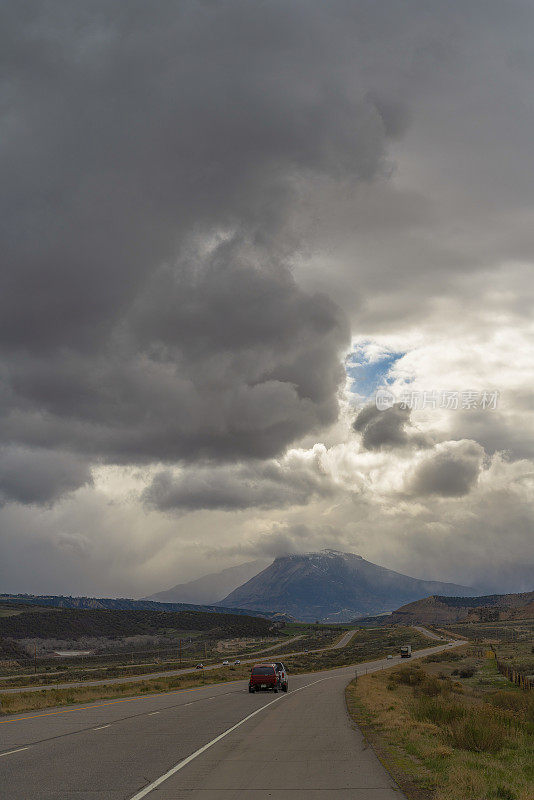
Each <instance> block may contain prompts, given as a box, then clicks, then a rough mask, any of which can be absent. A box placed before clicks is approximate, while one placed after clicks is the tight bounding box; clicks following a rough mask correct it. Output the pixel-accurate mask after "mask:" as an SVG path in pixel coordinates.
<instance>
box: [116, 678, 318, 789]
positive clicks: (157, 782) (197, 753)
mask: <svg viewBox="0 0 534 800" xmlns="http://www.w3.org/2000/svg"><path fill="white" fill-rule="evenodd" d="M331 679H332V677H331V676H329V677H328V678H321V679H320V680H318V681H313V682H312V683H307V684H306V685H305V686H300V687H299V688H298V689H294V691H292V692H289V694H282V695H280V697H277V698H276V699H275V700H271V702H270V703H266V704H265V705H264V706H262V707H261V708H258V709H256V711H253V712H252V714H249V715H248V716H246V717H244V718H243V719H242V720H241V721H240V722H237V723H236V724H235V725H232V727H231V728H228V730H226V731H224V733H221V734H219V736H216V737H215V739H212V740H211V742H208V743H207V744H205V745H204V746H203V747H200V748H199V749H198V750H195V752H194V753H191V755H190V756H188V757H187V758H184V759H183V761H179V762H178V764H175V766H174V767H172V768H171V769H170V770H169V771H168V772H165V773H164V774H163V775H160V777H159V778H156V780H155V781H153V783H150V784H149V785H148V786H145V788H144V789H141V791H140V792H138V793H137V794H135V795H134V796H133V797H131V798H130V800H141V798H143V797H146V796H147V794H149V793H150V792H152V791H154V789H157V787H158V786H161V784H162V783H163V782H164V781H166V780H167V779H168V778H170V777H171V776H172V775H175V774H176V773H177V772H178V771H179V770H181V769H183V768H184V767H186V766H187V765H188V764H189V763H190V762H191V761H193V759H195V758H197V757H198V756H200V755H202V753H205V752H206V750H208V748H210V747H213V745H214V744H217V742H220V741H221V739H224V737H225V736H228V734H229V733H232V732H233V731H235V730H236V728H240V727H241V725H244V724H245V722H248V720H249V719H252V717H255V716H256V714H260V713H261V712H262V711H265V709H266V708H269V706H272V705H273V703H278V701H279V700H283V699H284V697H289V696H290V695H292V694H295V692H300V691H302V689H307V688H308V686H314V685H315V684H316V683H321V682H322V681H328V680H331Z"/></svg>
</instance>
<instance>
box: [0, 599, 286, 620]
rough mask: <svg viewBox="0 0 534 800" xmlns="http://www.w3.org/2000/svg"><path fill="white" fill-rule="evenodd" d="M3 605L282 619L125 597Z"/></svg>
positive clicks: (244, 611)
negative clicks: (203, 613) (193, 613)
mask: <svg viewBox="0 0 534 800" xmlns="http://www.w3.org/2000/svg"><path fill="white" fill-rule="evenodd" d="M0 603H14V604H16V603H22V604H24V605H32V606H45V607H46V606H50V607H52V608H79V609H93V610H98V609H102V610H111V611H209V612H211V613H212V614H247V615H248V616H258V617H265V618H266V619H279V618H281V617H282V615H280V614H276V613H270V612H267V611H266V612H263V613H259V612H258V613H257V614H255V615H253V614H252V613H251V612H250V611H249V610H248V609H242V608H225V607H224V606H219V605H217V606H215V605H208V606H203V605H193V604H191V603H156V602H154V601H152V600H130V599H129V598H126V597H116V598H115V597H70V596H67V595H35V594H0Z"/></svg>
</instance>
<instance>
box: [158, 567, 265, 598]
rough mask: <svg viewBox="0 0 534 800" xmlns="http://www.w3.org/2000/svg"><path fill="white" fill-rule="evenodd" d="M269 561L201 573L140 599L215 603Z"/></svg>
mask: <svg viewBox="0 0 534 800" xmlns="http://www.w3.org/2000/svg"><path fill="white" fill-rule="evenodd" d="M270 563H271V559H265V558H263V559H259V560H258V561H248V562H247V563H246V564H238V566H237V567H229V568H228V569H223V570H221V572H212V573H211V574H210V575H203V576H202V578H197V579H196V580H194V581H189V582H188V583H178V584H177V585H176V586H173V587H172V588H171V589H167V590H166V591H164V592H157V594H151V595H150V596H149V597H143V598H142V599H143V600H155V601H157V602H158V603H201V604H206V603H216V602H217V601H218V600H222V599H223V597H226V595H227V594H229V593H230V592H233V590H234V589H236V588H237V587H238V586H241V584H242V583H245V581H248V580H250V579H251V578H253V577H254V575H257V574H258V572H261V571H262V569H265V567H267V566H268V565H269V564H270Z"/></svg>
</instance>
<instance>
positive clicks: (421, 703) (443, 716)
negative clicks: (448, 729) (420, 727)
mask: <svg viewBox="0 0 534 800" xmlns="http://www.w3.org/2000/svg"><path fill="white" fill-rule="evenodd" d="M412 713H413V716H414V717H415V719H417V720H419V722H433V723H434V724H435V725H450V723H451V722H454V721H455V720H458V719H462V717H464V716H465V714H466V710H465V708H464V707H463V706H462V705H461V704H460V703H454V702H451V701H450V700H443V699H436V698H434V697H420V698H418V700H417V701H416V702H415V703H414V705H413V707H412Z"/></svg>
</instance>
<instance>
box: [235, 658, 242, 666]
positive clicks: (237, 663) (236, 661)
mask: <svg viewBox="0 0 534 800" xmlns="http://www.w3.org/2000/svg"><path fill="white" fill-rule="evenodd" d="M240 664H241V661H240V660H239V659H238V658H236V660H235V661H234V666H235V667H238V666H239V665H240Z"/></svg>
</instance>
